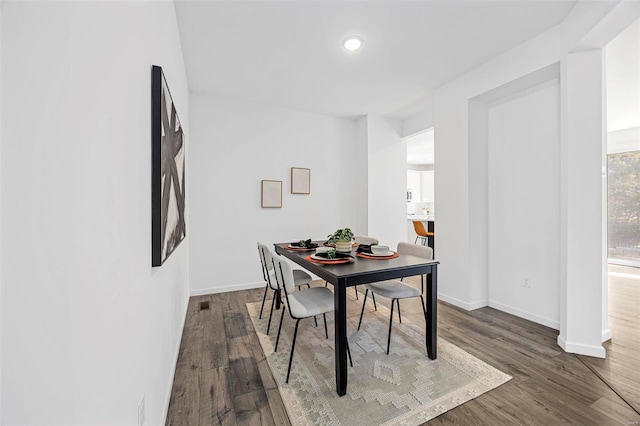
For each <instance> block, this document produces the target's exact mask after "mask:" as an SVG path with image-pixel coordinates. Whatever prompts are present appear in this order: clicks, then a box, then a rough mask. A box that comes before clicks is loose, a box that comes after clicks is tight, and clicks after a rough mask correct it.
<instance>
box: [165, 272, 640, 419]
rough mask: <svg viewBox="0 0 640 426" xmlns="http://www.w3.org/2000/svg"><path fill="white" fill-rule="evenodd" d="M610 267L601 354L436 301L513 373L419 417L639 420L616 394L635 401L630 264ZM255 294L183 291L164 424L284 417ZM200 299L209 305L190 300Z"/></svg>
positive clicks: (461, 336) (471, 343) (634, 283)
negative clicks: (607, 332) (183, 313)
mask: <svg viewBox="0 0 640 426" xmlns="http://www.w3.org/2000/svg"><path fill="white" fill-rule="evenodd" d="M613 270H614V271H615V272H616V273H618V274H623V276H618V277H616V276H614V277H612V278H610V281H611V286H610V305H611V307H610V313H611V328H612V330H613V339H612V341H611V342H609V343H607V344H606V348H607V353H608V358H607V359H606V360H598V359H594V358H590V357H582V356H580V357H579V356H576V355H571V354H567V353H565V352H563V351H562V350H561V349H560V348H559V347H558V346H557V344H556V339H557V331H555V330H552V329H550V328H547V327H544V326H541V325H538V324H535V323H532V322H530V321H527V320H524V319H521V318H518V317H515V316H513V315H509V314H506V313H504V312H501V311H498V310H495V309H492V308H482V309H478V310H475V311H472V312H467V311H464V310H461V309H459V308H456V307H454V306H452V305H449V304H447V303H443V302H440V303H439V306H438V308H439V315H438V317H439V323H438V332H439V335H440V336H441V337H444V338H445V339H447V340H449V341H450V342H452V343H454V344H456V345H458V346H459V347H461V348H462V349H464V350H466V351H467V352H469V353H471V354H473V355H475V356H476V357H478V358H480V359H482V360H483V361H485V362H487V363H489V364H491V365H493V366H494V367H496V368H498V369H500V370H502V371H504V372H506V373H508V374H510V375H511V376H513V380H511V381H509V382H508V383H506V384H504V385H502V386H500V387H499V388H497V389H495V390H493V391H490V392H488V393H486V394H483V395H481V396H479V397H478V398H476V399H474V400H472V401H469V402H467V403H465V404H463V405H461V406H459V407H457V408H455V409H453V410H451V411H448V412H446V413H444V414H442V415H441V416H439V417H437V418H435V419H433V420H431V421H430V422H429V424H430V425H431V424H434V425H438V424H460V425H500V424H510V425H511V424H522V425H557V424H582V425H609V424H612V425H613V424H617V425H619V424H622V425H639V424H640V415H639V414H638V413H637V412H636V411H634V409H632V408H631V407H630V405H629V404H628V403H627V402H626V401H628V402H629V403H630V404H635V407H638V406H639V402H640V394H639V392H640V391H639V385H638V384H639V383H640V372H639V371H640V364H639V361H638V359H639V358H640V357H639V356H638V353H639V350H640V333H639V332H638V331H639V330H640V300H639V298H640V279H638V278H640V272H637V271H636V270H634V269H632V268H622V269H617V268H614V269H613ZM624 274H631V275H634V274H638V278H625V276H624ZM315 284H316V285H321V284H322V285H323V284H324V283H319V282H318V283H315ZM348 294H349V296H350V297H351V299H349V308H350V309H349V316H352V315H356V316H357V315H358V314H359V309H360V307H361V306H362V305H361V302H362V297H361V298H360V301H356V300H355V299H353V292H351V291H349V293H348ZM380 299H381V298H380ZM260 300H262V290H248V291H240V292H233V293H223V294H216V295H208V296H200V297H193V298H191V300H190V302H189V307H188V313H187V318H186V323H185V328H184V333H183V336H182V343H181V348H180V354H179V358H178V364H177V367H176V374H175V379H174V384H173V389H172V395H171V402H170V404H169V411H168V414H167V424H168V425H176V426H177V425H214V424H215V425H217V424H224V425H235V424H243V425H245V424H247V425H273V424H278V425H280V424H285V425H288V424H290V423H289V420H288V417H287V414H286V411H285V409H284V406H283V403H282V400H281V398H280V394H279V393H278V390H277V386H276V384H275V382H274V381H273V378H272V376H271V372H270V370H269V367H268V365H267V361H266V360H265V358H264V354H263V353H262V349H261V347H260V344H259V342H258V337H257V336H256V334H255V332H254V331H253V327H252V325H251V320H250V319H249V317H248V314H247V310H246V308H245V303H247V302H252V301H260ZM414 301H415V302H417V300H414ZM414 301H412V300H405V301H403V302H402V315H403V317H411V319H412V321H416V322H418V321H423V319H422V316H421V308H420V305H419V302H417V303H412V302H414ZM201 302H209V304H210V307H211V309H209V310H200V309H199V306H200V303H201ZM378 303H381V301H380V300H379V301H378ZM382 303H384V302H382ZM387 306H389V305H388V303H387ZM604 380H606V381H607V382H608V383H605V381H604ZM612 387H613V389H612ZM614 389H615V391H614ZM616 392H618V393H619V394H620V395H622V397H621V396H619V395H618V393H616ZM625 400H626V401H625ZM636 409H637V408H636Z"/></svg>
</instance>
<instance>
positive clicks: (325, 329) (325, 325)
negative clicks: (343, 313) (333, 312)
mask: <svg viewBox="0 0 640 426" xmlns="http://www.w3.org/2000/svg"><path fill="white" fill-rule="evenodd" d="M322 318H323V319H324V335H325V336H327V339H328V338H329V332H328V331H327V314H322Z"/></svg>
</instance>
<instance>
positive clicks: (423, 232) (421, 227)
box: [413, 220, 427, 237]
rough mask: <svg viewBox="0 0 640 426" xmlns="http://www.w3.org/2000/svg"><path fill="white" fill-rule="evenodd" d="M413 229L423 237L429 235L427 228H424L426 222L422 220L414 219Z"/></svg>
mask: <svg viewBox="0 0 640 426" xmlns="http://www.w3.org/2000/svg"><path fill="white" fill-rule="evenodd" d="M413 230H414V231H416V234H418V235H420V236H421V237H426V236H427V230H426V229H424V223H422V221H421V220H414V221H413Z"/></svg>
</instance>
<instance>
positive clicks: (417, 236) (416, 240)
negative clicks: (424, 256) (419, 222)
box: [413, 235, 420, 244]
mask: <svg viewBox="0 0 640 426" xmlns="http://www.w3.org/2000/svg"><path fill="white" fill-rule="evenodd" d="M418 238H420V236H419V235H416V239H415V240H413V244H416V243H417V242H418Z"/></svg>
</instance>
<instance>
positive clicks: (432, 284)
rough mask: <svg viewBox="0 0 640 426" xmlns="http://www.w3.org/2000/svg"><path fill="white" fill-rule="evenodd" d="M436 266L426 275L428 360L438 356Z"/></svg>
mask: <svg viewBox="0 0 640 426" xmlns="http://www.w3.org/2000/svg"><path fill="white" fill-rule="evenodd" d="M437 341H438V265H432V266H431V272H430V273H428V274H427V354H428V355H429V358H431V359H436V358H437V356H438V348H437Z"/></svg>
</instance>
